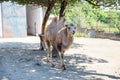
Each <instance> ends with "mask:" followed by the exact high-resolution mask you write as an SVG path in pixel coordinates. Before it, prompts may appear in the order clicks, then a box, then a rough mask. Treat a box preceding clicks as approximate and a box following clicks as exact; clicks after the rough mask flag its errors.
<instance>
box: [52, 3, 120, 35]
mask: <svg viewBox="0 0 120 80" xmlns="http://www.w3.org/2000/svg"><path fill="white" fill-rule="evenodd" d="M68 7H69V8H67V9H66V18H67V23H74V24H76V25H77V27H85V28H92V29H96V30H98V31H105V32H109V33H116V32H120V21H119V20H120V12H117V11H116V10H115V9H113V10H109V11H106V10H102V9H100V8H98V9H95V8H93V6H92V5H89V4H87V3H81V2H79V3H76V4H72V5H68ZM53 13H54V14H58V12H57V10H55V9H54V11H53ZM109 28H111V29H109ZM112 29H113V30H112Z"/></svg>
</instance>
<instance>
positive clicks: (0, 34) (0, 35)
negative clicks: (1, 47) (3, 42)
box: [0, 4, 2, 38]
mask: <svg viewBox="0 0 120 80" xmlns="http://www.w3.org/2000/svg"><path fill="white" fill-rule="evenodd" d="M1 37H2V14H1V4H0V38H1Z"/></svg>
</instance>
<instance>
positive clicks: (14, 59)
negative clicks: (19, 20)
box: [0, 43, 120, 80]
mask: <svg viewBox="0 0 120 80" xmlns="http://www.w3.org/2000/svg"><path fill="white" fill-rule="evenodd" d="M74 45H75V47H82V46H80V45H79V44H74ZM45 56H46V52H45V51H39V44H32V43H31V44H30V43H0V65H1V68H0V71H1V70H2V72H0V80H2V79H4V78H7V79H8V80H49V79H52V80H103V78H102V77H107V78H109V79H120V77H118V76H115V75H110V74H103V73H98V72H96V71H94V70H89V71H88V70H86V67H87V66H81V65H80V64H81V63H86V64H90V65H92V64H94V63H108V61H106V60H104V59H98V58H95V57H89V56H87V55H83V54H80V53H75V54H74V55H66V57H65V64H66V68H67V70H66V71H61V70H60V69H59V67H60V64H59V63H60V62H59V59H57V58H56V59H55V61H56V66H55V67H54V68H52V67H50V64H49V63H46V62H44V60H43V59H44V58H45Z"/></svg>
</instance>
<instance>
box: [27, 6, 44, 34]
mask: <svg viewBox="0 0 120 80" xmlns="http://www.w3.org/2000/svg"><path fill="white" fill-rule="evenodd" d="M26 9H27V33H28V35H38V34H40V33H41V25H42V21H43V16H44V10H43V9H42V8H41V7H36V6H32V5H29V6H27V7H26Z"/></svg>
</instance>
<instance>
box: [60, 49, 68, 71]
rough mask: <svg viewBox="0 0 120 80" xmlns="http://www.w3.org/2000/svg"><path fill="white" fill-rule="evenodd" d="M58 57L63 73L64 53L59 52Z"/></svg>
mask: <svg viewBox="0 0 120 80" xmlns="http://www.w3.org/2000/svg"><path fill="white" fill-rule="evenodd" d="M59 55H60V61H61V70H62V71H64V70H66V68H65V64H64V51H61V52H60V53H59Z"/></svg>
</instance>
